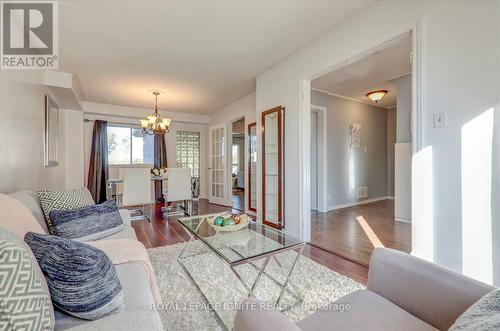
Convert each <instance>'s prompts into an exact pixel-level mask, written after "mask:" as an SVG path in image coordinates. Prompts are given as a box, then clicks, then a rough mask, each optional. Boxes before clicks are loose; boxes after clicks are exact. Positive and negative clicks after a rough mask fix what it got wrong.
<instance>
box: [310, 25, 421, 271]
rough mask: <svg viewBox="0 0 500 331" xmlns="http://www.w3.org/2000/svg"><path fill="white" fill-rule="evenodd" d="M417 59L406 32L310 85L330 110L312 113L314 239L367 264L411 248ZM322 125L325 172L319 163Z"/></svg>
mask: <svg viewBox="0 0 500 331" xmlns="http://www.w3.org/2000/svg"><path fill="white" fill-rule="evenodd" d="M411 58H412V36H411V34H407V35H405V36H402V37H400V38H398V39H397V40H395V41H393V42H391V43H389V44H387V45H386V46H385V47H384V48H381V49H379V50H377V51H376V52H372V53H371V54H369V55H367V56H365V57H363V58H361V59H359V60H357V61H355V62H351V63H349V64H347V65H345V66H343V67H341V68H338V69H336V70H334V71H332V72H330V73H327V74H325V75H323V76H321V77H318V78H316V79H315V80H312V81H311V85H310V87H311V103H312V104H314V105H320V106H323V107H326V109H327V111H326V113H327V116H326V119H325V120H324V121H322V120H321V119H319V118H318V117H317V113H316V111H314V107H313V106H311V113H310V157H311V159H310V172H309V173H310V181H309V182H310V209H311V211H310V215H311V228H310V231H311V244H312V245H315V246H318V247H320V248H323V249H325V250H328V251H331V252H333V253H336V254H338V255H341V256H343V257H346V258H348V259H351V260H355V261H356V262H359V263H362V264H365V265H368V263H369V260H370V256H371V252H372V251H373V249H374V248H376V247H381V246H384V247H390V248H394V249H398V250H401V251H404V252H411V151H412V142H411V138H412V134H411V130H410V127H411V121H410V118H411V116H412V115H411V113H412V63H411ZM370 92H379V94H370ZM381 95H382V97H380V96H381ZM323 122H324V123H326V125H327V130H326V132H327V138H326V139H325V141H326V142H327V144H328V146H327V147H328V148H326V149H325V150H326V151H327V152H328V156H327V157H326V159H327V161H326V163H327V167H326V168H327V171H326V174H325V175H326V176H325V175H322V174H321V173H320V171H319V168H318V163H319V161H318V158H319V157H320V156H321V155H322V154H323V152H322V151H320V150H319V149H318V130H319V129H318V125H319V124H320V123H323ZM322 183H325V185H326V186H327V189H326V191H327V193H326V194H325V195H326V197H327V199H326V200H327V201H326V206H325V208H324V210H321V208H319V205H320V203H319V200H320V199H319V194H318V186H319V185H320V184H322Z"/></svg>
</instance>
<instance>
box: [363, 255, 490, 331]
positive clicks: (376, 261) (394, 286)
mask: <svg viewBox="0 0 500 331" xmlns="http://www.w3.org/2000/svg"><path fill="white" fill-rule="evenodd" d="M368 289H369V290H371V291H373V292H375V293H377V294H379V295H381V296H383V297H384V298H386V299H387V300H389V301H391V302H393V303H394V304H396V305H398V306H399V307H401V308H403V309H404V310H406V311H407V312H409V313H410V314H412V315H414V316H416V317H418V318H420V319H421V320H423V321H425V322H427V323H429V324H430V325H432V326H434V327H435V328H438V329H440V330H447V329H448V328H449V327H450V326H451V325H452V324H453V322H454V321H455V320H456V319H457V318H458V317H459V316H460V314H462V313H463V312H464V311H465V310H466V309H467V308H468V307H469V306H471V305H472V304H474V303H475V302H476V301H477V300H479V299H480V298H481V297H482V296H484V295H485V294H487V293H489V292H491V291H492V290H493V289H494V288H493V287H492V286H489V285H487V284H484V283H481V282H478V281H476V280H474V279H471V278H469V277H466V276H464V275H462V274H459V273H457V272H454V271H452V270H449V269H446V268H443V267H441V266H439V265H437V264H433V263H430V262H427V261H424V260H422V259H419V258H417V257H415V256H412V255H409V254H406V253H402V252H398V251H395V250H392V249H386V248H377V249H375V250H374V251H373V253H372V257H371V260H370V269H369V273H368Z"/></svg>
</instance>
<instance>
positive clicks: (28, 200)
mask: <svg viewBox="0 0 500 331" xmlns="http://www.w3.org/2000/svg"><path fill="white" fill-rule="evenodd" d="M9 196H11V197H14V198H16V199H17V200H19V201H21V202H22V203H23V205H25V206H26V207H28V209H29V210H30V212H31V213H32V214H33V216H35V218H36V220H37V221H38V224H40V226H41V227H42V229H43V231H44V232H45V233H49V229H47V223H46V222H45V216H44V215H43V210H42V206H41V205H40V200H39V199H38V197H37V195H36V192H34V191H18V192H14V193H10V194H9ZM23 237H24V235H22V236H21V238H23Z"/></svg>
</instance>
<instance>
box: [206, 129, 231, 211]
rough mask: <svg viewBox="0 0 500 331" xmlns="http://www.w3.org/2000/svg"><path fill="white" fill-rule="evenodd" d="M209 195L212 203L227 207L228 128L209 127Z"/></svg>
mask: <svg viewBox="0 0 500 331" xmlns="http://www.w3.org/2000/svg"><path fill="white" fill-rule="evenodd" d="M208 134H209V139H208V142H209V155H208V157H209V168H208V170H209V193H208V200H209V202H210V203H215V204H219V205H226V204H227V198H226V126H225V124H219V125H213V126H210V127H209V133H208Z"/></svg>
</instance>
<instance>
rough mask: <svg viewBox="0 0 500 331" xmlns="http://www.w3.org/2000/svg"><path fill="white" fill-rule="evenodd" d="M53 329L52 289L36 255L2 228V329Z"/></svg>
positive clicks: (0, 255) (0, 259)
mask: <svg viewBox="0 0 500 331" xmlns="http://www.w3.org/2000/svg"><path fill="white" fill-rule="evenodd" d="M20 308H21V309H20ZM53 327H54V311H53V308H52V303H51V300H50V293H49V289H48V288H47V283H46V282H45V278H44V276H43V274H42V271H41V270H40V267H39V266H38V263H37V261H36V259H35V257H34V256H33V253H32V252H31V250H30V249H29V247H28V246H27V245H26V244H25V243H24V242H23V241H22V240H21V239H19V238H18V237H17V236H16V235H14V233H12V232H9V231H6V230H4V229H0V330H35V331H36V330H51V329H52V328H53Z"/></svg>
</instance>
